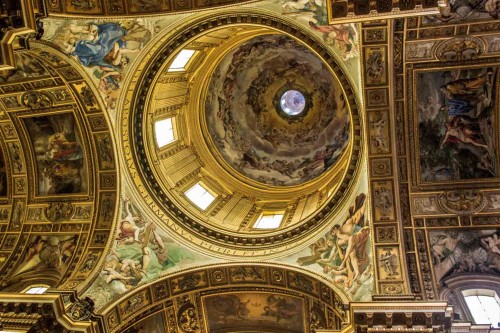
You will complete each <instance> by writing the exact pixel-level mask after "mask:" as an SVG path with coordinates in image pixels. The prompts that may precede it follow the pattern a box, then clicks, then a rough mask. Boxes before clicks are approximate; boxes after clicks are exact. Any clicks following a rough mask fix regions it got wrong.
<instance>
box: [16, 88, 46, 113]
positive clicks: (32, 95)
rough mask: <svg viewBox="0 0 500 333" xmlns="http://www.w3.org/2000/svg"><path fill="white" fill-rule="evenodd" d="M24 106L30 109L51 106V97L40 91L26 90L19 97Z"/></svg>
mask: <svg viewBox="0 0 500 333" xmlns="http://www.w3.org/2000/svg"><path fill="white" fill-rule="evenodd" d="M21 101H22V102H23V104H24V106H26V107H28V108H30V109H31V110H38V109H46V108H49V107H51V106H52V104H53V103H52V99H51V98H50V97H49V95H48V94H47V93H44V92H41V91H33V92H27V93H25V94H24V95H23V96H22V97H21Z"/></svg>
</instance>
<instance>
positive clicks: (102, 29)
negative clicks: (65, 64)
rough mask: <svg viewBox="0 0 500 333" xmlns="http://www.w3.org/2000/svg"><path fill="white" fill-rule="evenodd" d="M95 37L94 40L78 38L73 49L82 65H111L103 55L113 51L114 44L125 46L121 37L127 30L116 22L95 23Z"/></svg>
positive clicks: (120, 46)
mask: <svg viewBox="0 0 500 333" xmlns="http://www.w3.org/2000/svg"><path fill="white" fill-rule="evenodd" d="M95 26H97V38H96V39H94V40H79V41H78V42H77V43H76V45H75V49H74V51H73V54H74V55H76V56H77V57H78V60H79V61H80V62H81V63H82V65H84V66H87V67H89V66H103V67H113V65H112V64H111V63H109V62H106V60H105V57H106V56H107V55H108V54H109V53H110V52H113V49H114V47H115V44H118V47H119V48H125V44H126V42H125V41H124V40H123V39H122V37H123V36H125V35H126V34H127V30H125V29H124V28H122V27H121V26H120V25H119V24H117V23H112V22H108V23H103V24H97V25H95Z"/></svg>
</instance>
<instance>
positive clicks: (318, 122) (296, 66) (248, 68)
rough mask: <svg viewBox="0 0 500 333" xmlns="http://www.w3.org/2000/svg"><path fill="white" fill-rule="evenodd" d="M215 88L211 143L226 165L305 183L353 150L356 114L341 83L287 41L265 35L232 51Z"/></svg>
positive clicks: (264, 179)
mask: <svg viewBox="0 0 500 333" xmlns="http://www.w3.org/2000/svg"><path fill="white" fill-rule="evenodd" d="M207 90H208V92H207V98H206V103H205V115H206V122H207V127H208V132H209V134H210V135H209V136H210V140H212V141H213V144H214V146H215V147H216V149H217V152H218V153H219V154H220V155H221V156H222V157H223V159H224V160H225V162H227V163H228V164H229V165H230V166H231V167H232V168H234V169H236V170H237V171H238V172H239V173H241V174H243V175H245V176H246V177H248V178H250V179H253V180H255V181H258V182H260V183H264V184H267V185H272V186H290V185H299V184H302V183H305V182H307V181H309V180H311V179H314V178H316V177H318V176H319V175H321V174H323V173H324V172H325V171H327V170H328V169H330V168H331V167H333V166H334V165H335V164H336V162H337V160H338V159H339V158H340V157H341V156H342V154H343V153H344V151H345V150H346V148H347V146H348V142H349V110H348V106H347V103H346V102H345V99H344V96H343V94H341V93H340V91H341V89H340V87H339V83H338V81H337V80H336V79H335V77H334V76H333V75H332V73H331V72H330V71H329V70H328V68H327V67H326V65H325V64H324V62H323V61H322V60H321V59H320V58H319V57H317V56H316V55H315V54H314V53H313V52H312V51H310V50H309V49H308V48H307V47H305V46H303V45H302V44H300V43H299V42H297V41H296V40H294V39H292V38H290V37H288V36H286V35H282V34H280V35H278V34H269V35H262V36H257V37H254V38H251V39H249V40H247V41H246V42H244V43H242V44H240V45H238V46H237V47H236V48H234V49H232V50H231V51H230V52H228V53H227V54H226V55H224V57H223V58H222V59H221V61H220V62H219V64H218V66H217V67H216V69H215V71H214V73H213V74H212V77H211V80H210V83H209V85H208V88H207Z"/></svg>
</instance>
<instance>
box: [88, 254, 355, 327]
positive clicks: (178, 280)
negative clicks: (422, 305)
mask: <svg viewBox="0 0 500 333" xmlns="http://www.w3.org/2000/svg"><path fill="white" fill-rule="evenodd" d="M250 293H252V294H254V295H257V296H255V299H256V300H262V301H263V302H266V301H265V300H266V299H267V297H269V296H272V295H277V296H276V297H282V298H283V299H284V302H285V303H286V302H288V303H289V305H290V307H293V306H292V304H295V306H298V305H299V304H300V306H302V308H301V312H302V313H303V316H304V318H303V319H304V322H306V323H307V325H306V326H304V332H312V331H313V328H314V329H319V328H323V329H340V328H341V326H342V323H343V322H347V321H348V320H349V319H348V316H349V314H348V312H347V311H346V310H347V304H348V299H347V297H346V296H345V294H344V292H343V291H341V290H339V288H337V287H335V286H333V285H332V284H331V283H330V282H329V281H327V280H325V279H324V278H322V277H320V276H317V275H313V274H311V273H309V272H306V271H302V270H300V269H297V268H294V267H290V266H287V265H276V264H263V263H247V262H245V263H231V264H224V265H220V264H212V265H207V266H203V267H197V268H195V269H190V270H186V271H182V272H179V273H176V274H172V275H168V276H165V277H163V278H159V279H158V280H156V281H154V282H152V283H150V284H148V285H144V286H142V287H140V288H138V289H136V290H135V291H134V292H133V293H129V294H127V295H125V296H123V297H121V298H120V299H118V300H116V301H115V302H114V303H112V304H110V305H108V306H106V308H103V309H101V310H100V315H102V317H103V318H104V322H105V325H106V328H107V330H108V331H109V332H121V331H122V330H124V329H126V328H127V327H130V325H132V324H133V323H137V322H139V321H140V320H141V319H143V318H145V317H148V316H151V315H153V314H155V313H159V312H162V313H163V315H164V316H165V317H166V318H167V320H166V322H167V325H173V326H174V327H175V326H176V325H179V326H180V327H182V320H183V319H182V318H185V316H186V314H185V311H186V310H187V309H191V311H192V312H193V314H191V315H190V316H191V318H192V319H193V320H195V321H196V322H197V323H198V325H211V324H213V321H211V320H212V319H213V318H211V316H214V315H215V316H217V315H218V313H215V314H214V312H213V311H212V312H210V311H207V302H211V301H212V300H214V299H217V298H218V299H219V301H220V302H225V301H227V302H233V300H231V301H230V300H229V299H234V301H237V300H238V299H239V301H237V302H240V301H241V302H243V301H244V302H246V300H247V299H248V298H246V296H245V295H248V294H250ZM228 295H232V296H228ZM90 296H91V297H92V295H90ZM228 297H229V298H228ZM241 302H240V303H239V304H240V305H241V307H242V309H245V308H246V306H244V305H242V304H241ZM255 303H258V302H255ZM254 305H255V304H254ZM261 305H262V306H260V305H259V306H257V305H255V306H256V307H258V310H259V311H260V310H262V311H264V306H266V305H265V304H261ZM261 308H262V309H261ZM227 311H228V313H227V315H228V316H230V317H231V316H235V317H236V318H235V320H238V319H243V317H245V315H244V313H246V310H244V311H243V312H242V313H240V314H238V313H232V312H231V313H230V311H229V310H227ZM255 311H257V310H255ZM268 313H269V312H268ZM221 315H222V314H221ZM270 315H271V316H272V314H270ZM297 315H298V312H297ZM301 316H302V315H301ZM274 320H276V318H274ZM233 321H234V320H233ZM278 321H279V320H278ZM225 324H227V325H230V322H229V321H228V322H226V323H225ZM208 328H209V327H208V326H206V329H207V331H208ZM254 328H256V329H258V327H257V326H255V327H254ZM233 329H236V328H233ZM261 329H262V328H261ZM281 329H283V327H281ZM259 331H262V330H259ZM272 332H274V331H272Z"/></svg>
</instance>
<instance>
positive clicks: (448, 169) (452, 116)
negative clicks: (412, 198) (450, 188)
mask: <svg viewBox="0 0 500 333" xmlns="http://www.w3.org/2000/svg"><path fill="white" fill-rule="evenodd" d="M497 76H498V70H497V67H489V66H485V67H472V68H471V67H453V68H450V69H449V70H426V71H418V70H417V71H415V72H414V83H413V84H414V87H418V90H416V89H415V90H414V94H415V102H414V106H413V107H414V110H415V115H414V121H415V126H416V125H417V124H418V129H416V139H417V140H416V147H417V148H416V151H415V156H416V158H417V160H418V161H419V163H417V165H416V170H415V172H416V177H417V178H416V179H417V184H423V183H436V182H444V181H448V182H449V181H461V180H466V179H484V178H496V177H498V170H497V164H498V156H497V154H496V147H497V146H498V138H497V135H496V132H497V127H498V126H497V123H498V119H497V118H498V116H497V111H496V110H497V108H498V106H497V105H498V100H497V94H498V87H497V81H498V78H497Z"/></svg>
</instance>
